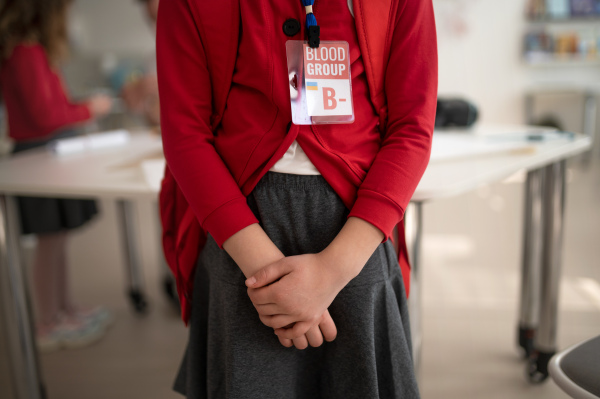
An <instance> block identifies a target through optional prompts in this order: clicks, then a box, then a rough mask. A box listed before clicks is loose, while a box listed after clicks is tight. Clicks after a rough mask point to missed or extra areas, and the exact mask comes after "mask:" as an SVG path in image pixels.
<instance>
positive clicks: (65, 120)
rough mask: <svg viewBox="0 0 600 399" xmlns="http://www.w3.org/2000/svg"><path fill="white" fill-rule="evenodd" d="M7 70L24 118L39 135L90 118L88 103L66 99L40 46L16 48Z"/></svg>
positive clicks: (57, 78)
mask: <svg viewBox="0 0 600 399" xmlns="http://www.w3.org/2000/svg"><path fill="white" fill-rule="evenodd" d="M7 68H9V70H8V71H7V72H8V74H7V75H6V76H10V80H11V82H10V83H9V84H10V85H11V87H14V88H15V89H14V96H15V97H16V98H17V99H18V100H17V101H18V104H19V108H20V112H22V114H23V117H24V118H23V119H25V120H28V121H29V123H30V124H31V126H32V127H33V128H34V129H35V130H36V131H38V132H39V133H40V136H45V135H47V134H50V133H53V132H54V131H56V130H58V129H61V128H64V127H68V126H70V125H74V124H76V123H79V122H83V121H86V120H88V119H90V118H91V114H90V111H89V108H88V106H87V104H85V103H73V102H71V101H70V100H69V98H68V97H67V94H66V93H65V91H64V89H63V86H62V84H61V81H60V79H59V77H58V76H57V75H56V73H55V72H54V71H52V69H51V68H50V65H49V63H48V58H47V56H46V53H45V51H44V49H43V47H42V46H40V45H31V46H25V45H20V46H17V47H16V48H15V50H14V51H13V54H12V56H11V58H10V62H9V63H7Z"/></svg>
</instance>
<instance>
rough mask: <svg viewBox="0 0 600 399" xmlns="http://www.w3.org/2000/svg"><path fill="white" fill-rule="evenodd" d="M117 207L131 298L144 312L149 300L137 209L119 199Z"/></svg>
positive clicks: (134, 304) (136, 308)
mask: <svg viewBox="0 0 600 399" xmlns="http://www.w3.org/2000/svg"><path fill="white" fill-rule="evenodd" d="M117 208H118V212H119V221H120V224H121V232H122V242H123V250H124V253H125V257H126V259H125V263H126V266H127V277H128V278H129V298H130V300H131V302H132V304H133V306H134V308H135V310H136V312H138V313H143V312H145V311H146V310H147V307H148V302H147V301H146V295H145V293H144V279H143V276H142V266H141V262H140V258H139V250H138V245H137V239H136V234H135V209H134V206H133V203H132V202H131V201H127V200H118V201H117Z"/></svg>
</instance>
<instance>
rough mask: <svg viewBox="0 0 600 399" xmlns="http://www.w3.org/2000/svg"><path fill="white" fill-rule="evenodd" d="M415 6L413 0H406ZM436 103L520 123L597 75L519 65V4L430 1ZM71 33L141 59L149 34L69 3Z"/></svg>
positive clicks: (112, 12) (106, 7)
mask: <svg viewBox="0 0 600 399" xmlns="http://www.w3.org/2000/svg"><path fill="white" fill-rule="evenodd" d="M411 1H418V0H411ZM433 2H434V6H435V11H436V19H437V26H438V43H439V61H440V74H439V76H440V90H439V91H440V95H461V96H464V97H466V98H468V99H470V100H472V101H474V102H475V104H477V106H478V107H479V110H480V121H481V122H485V123H505V124H506V123H523V122H524V111H523V108H524V106H523V98H524V93H525V91H526V90H527V89H528V88H529V87H531V86H533V85H535V84H537V83H539V82H575V83H576V84H579V85H589V84H590V82H600V67H598V66H596V67H593V66H592V67H589V66H588V67H560V66H558V67H546V68H543V67H530V66H527V65H525V64H524V63H523V62H522V58H521V51H522V42H523V34H524V32H525V31H526V29H527V22H526V21H525V5H526V2H527V0H504V1H498V0H433ZM71 28H72V32H73V36H74V39H75V40H76V43H77V46H78V50H79V52H80V53H83V54H86V55H92V56H103V55H106V54H107V53H111V54H116V55H117V56H120V55H125V56H134V57H137V56H148V54H151V52H152V49H153V47H154V41H153V34H152V32H151V29H150V27H149V24H148V23H147V21H146V20H145V15H144V13H143V10H142V8H141V6H140V4H139V3H138V1H137V0H77V1H76V2H75V4H74V7H73V10H72V19H71Z"/></svg>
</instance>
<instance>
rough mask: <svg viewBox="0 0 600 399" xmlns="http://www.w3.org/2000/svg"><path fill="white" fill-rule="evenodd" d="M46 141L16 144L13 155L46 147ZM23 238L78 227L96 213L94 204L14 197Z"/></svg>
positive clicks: (79, 201) (92, 202) (91, 202)
mask: <svg viewBox="0 0 600 399" xmlns="http://www.w3.org/2000/svg"><path fill="white" fill-rule="evenodd" d="M47 143H48V140H45V141H36V142H25V143H16V145H15V147H14V148H13V151H12V152H13V154H16V153H18V152H22V151H26V150H30V149H33V148H37V147H42V146H45V145H46V144H47ZM17 204H18V207H19V219H20V221H21V233H22V234H48V233H57V232H60V231H64V230H70V229H74V228H77V227H80V226H82V225H84V224H85V223H87V222H88V221H89V220H91V219H92V218H93V217H94V215H96V214H97V213H98V208H97V206H96V201H94V200H81V199H64V198H44V197H17Z"/></svg>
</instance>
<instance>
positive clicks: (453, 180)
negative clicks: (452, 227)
mask: <svg viewBox="0 0 600 399" xmlns="http://www.w3.org/2000/svg"><path fill="white" fill-rule="evenodd" d="M515 132H516V131H515ZM509 134H510V135H511V136H510V137H512V138H511V139H510V140H509V141H508V142H509V143H511V142H514V143H515V147H512V148H511V147H510V146H508V147H503V146H502V145H499V146H498V148H499V150H498V152H489V151H482V154H481V155H479V156H478V155H473V154H470V156H464V157H459V158H454V159H443V160H436V159H435V158H434V157H432V159H431V161H430V163H429V166H428V167H427V171H426V172H425V174H424V175H423V178H422V179H421V182H420V183H419V186H418V187H417V190H416V191H415V194H414V196H413V201H426V200H431V199H435V198H441V197H450V196H453V195H458V194H462V193H465V192H468V191H470V190H473V189H475V188H477V187H479V186H481V185H483V184H488V183H493V182H496V181H498V180H501V179H504V178H506V177H508V176H510V175H512V174H513V173H516V172H518V171H520V170H534V169H537V168H540V167H542V166H545V165H548V164H550V163H553V162H556V161H559V160H561V159H567V158H569V157H571V156H573V155H576V154H579V153H582V152H584V151H586V150H588V149H589V148H591V145H592V140H591V138H590V137H588V136H583V135H571V136H570V137H565V138H552V139H549V140H545V141H539V142H537V141H527V140H525V139H522V140H519V139H518V138H515V136H514V135H512V133H507V135H509ZM444 135H448V137H445V136H444ZM480 136H481V135H477V134H475V135H473V133H457V132H448V133H446V132H436V133H435V134H434V140H433V146H434V150H433V151H432V153H435V148H436V146H440V145H444V144H446V142H447V141H455V144H456V143H457V142H458V143H459V142H462V141H464V140H467V141H479V140H480V139H481V137H480ZM494 136H496V135H494ZM438 137H439V139H438ZM513 138H514V140H513ZM496 140H498V141H499V144H502V143H505V141H503V140H500V139H499V137H496V138H491V137H489V141H488V142H492V141H496ZM519 141H520V144H521V145H517V144H519Z"/></svg>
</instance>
